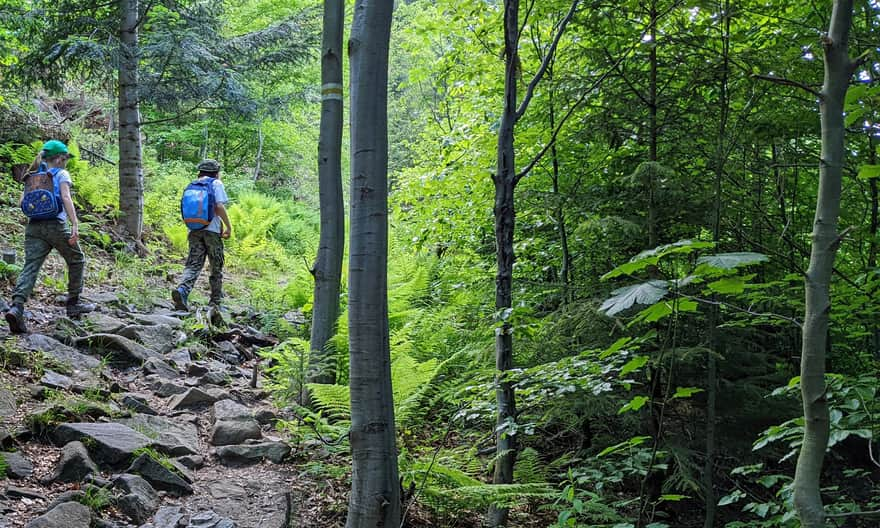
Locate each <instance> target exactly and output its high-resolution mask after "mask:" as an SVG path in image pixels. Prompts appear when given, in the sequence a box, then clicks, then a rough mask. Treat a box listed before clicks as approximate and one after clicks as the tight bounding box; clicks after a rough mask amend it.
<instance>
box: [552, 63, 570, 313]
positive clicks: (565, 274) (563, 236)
mask: <svg viewBox="0 0 880 528" xmlns="http://www.w3.org/2000/svg"><path fill="white" fill-rule="evenodd" d="M547 78H548V80H549V79H550V78H552V71H551V70H548V72H547ZM554 94H555V90H554V88H553V87H552V86H551V87H550V89H549V90H548V92H547V99H548V101H547V104H548V105H549V107H550V109H549V118H550V130H556V109H555V108H554V106H553V104H554V101H553V99H554V97H553V96H554ZM550 162H551V164H552V165H551V171H552V172H551V174H550V177H551V178H552V185H553V199H554V200H555V201H556V202H555V204H554V208H553V211H554V216H555V217H556V218H555V220H556V225H557V227H558V228H559V244H560V249H561V250H562V265H561V267H560V269H559V276H560V280H561V281H562V302H563V304H568V303H570V302H571V301H572V292H571V251H570V250H569V248H568V230H567V229H566V227H565V202H564V199H563V197H562V195H561V194H560V192H559V152H558V150H557V149H556V142H555V141H554V142H553V145H551V146H550Z"/></svg>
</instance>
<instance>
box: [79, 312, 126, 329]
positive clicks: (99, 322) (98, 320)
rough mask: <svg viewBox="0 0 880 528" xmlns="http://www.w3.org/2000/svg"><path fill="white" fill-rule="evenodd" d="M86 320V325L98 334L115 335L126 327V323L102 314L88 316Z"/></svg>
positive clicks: (93, 313) (96, 313)
mask: <svg viewBox="0 0 880 528" xmlns="http://www.w3.org/2000/svg"><path fill="white" fill-rule="evenodd" d="M84 319H85V321H84V322H85V325H86V326H87V327H88V328H89V329H90V330H91V331H93V332H95V333H97V334H115V333H117V332H118V331H119V330H120V329H122V328H124V327H125V321H120V320H119V319H116V318H115V317H110V316H109V315H107V314H104V313H101V312H92V313H90V314H87V315H86V316H85V317H84Z"/></svg>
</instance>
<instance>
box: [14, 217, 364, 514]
mask: <svg viewBox="0 0 880 528" xmlns="http://www.w3.org/2000/svg"><path fill="white" fill-rule="evenodd" d="M3 224H4V225H2V226H0V246H4V247H20V243H19V244H16V243H15V242H20V237H21V234H20V231H18V232H15V231H13V230H12V229H11V228H14V227H16V226H14V225H11V224H10V223H6V222H3ZM17 229H21V226H17ZM87 253H88V257H89V259H90V263H89V268H90V270H92V272H91V273H89V274H88V275H87V278H86V291H85V292H84V295H83V296H84V297H85V298H87V299H89V300H91V301H94V302H96V303H97V305H98V310H97V311H96V312H94V313H92V314H88V315H85V316H83V317H82V318H81V319H80V320H71V319H68V318H67V317H66V316H65V313H64V306H63V296H61V295H59V294H58V291H59V290H61V289H62V288H61V287H59V286H58V285H57V284H56V285H55V287H47V286H46V281H47V280H48V281H49V282H50V283H51V282H53V281H54V282H55V283H58V284H62V283H63V281H64V280H65V275H64V271H65V267H64V263H63V261H62V260H61V259H60V257H58V256H57V255H56V254H53V255H51V256H50V258H49V259H48V261H47V262H46V264H45V266H44V268H43V270H42V274H41V276H42V277H43V279H42V281H41V283H40V284H38V287H37V291H36V292H35V296H34V298H33V299H32V300H31V301H30V302H29V303H28V305H27V306H26V309H27V315H28V325H29V333H28V334H23V335H13V334H10V333H9V330H8V327H7V325H6V324H5V321H2V322H3V323H4V324H2V325H0V451H2V454H0V456H2V457H3V460H4V461H5V465H6V468H5V474H6V478H5V479H4V480H0V493H2V495H0V528H5V527H9V528H19V527H28V528H51V527H58V528H79V527H82V528H88V527H89V526H100V527H105V528H110V527H113V526H116V527H120V528H121V527H131V526H143V527H154V528H183V527H192V528H195V527H199V528H230V527H232V526H235V527H238V528H257V527H260V528H286V527H288V526H290V527H299V526H303V527H305V526H309V527H315V526H320V527H324V526H326V527H335V526H343V525H344V523H345V511H346V496H347V492H348V489H347V479H346V474H344V472H342V473H343V474H339V473H340V472H339V471H337V472H335V473H333V475H334V476H333V477H328V476H327V474H328V471H325V470H324V469H323V467H322V465H326V466H332V467H336V468H339V467H345V464H347V462H346V461H345V460H342V459H341V457H340V456H339V455H334V454H331V453H330V452H329V451H328V450H326V449H324V448H323V446H322V445H320V443H317V444H309V445H298V444H297V443H296V442H293V441H291V438H290V437H289V436H287V435H286V434H285V431H284V429H283V428H282V427H277V426H276V423H277V422H278V421H283V420H293V419H295V417H294V416H291V415H289V413H288V412H287V411H285V410H284V409H278V408H276V407H275V405H274V404H273V402H272V399H271V397H270V394H269V392H268V391H266V390H265V389H264V383H263V382H264V379H263V378H262V377H258V379H257V383H256V385H255V386H252V383H251V381H252V375H253V372H254V364H255V362H256V361H257V360H258V357H259V355H258V352H259V349H260V348H262V347H267V346H271V345H272V344H274V343H275V342H277V340H276V339H274V338H273V336H271V335H264V334H262V333H261V332H260V331H259V330H257V329H255V328H254V327H255V326H256V315H258V314H255V312H254V310H253V309H251V308H250V307H247V306H242V305H239V304H238V303H237V302H236V300H235V299H231V300H230V303H229V305H228V307H226V308H227V309H226V311H224V312H222V313H220V314H214V313H209V312H208V311H207V310H206V309H205V308H203V307H195V308H194V310H193V311H192V312H191V313H182V312H175V311H174V308H173V304H172V303H171V302H170V299H168V298H165V297H162V298H155V299H152V302H151V303H149V305H148V306H147V307H146V308H145V307H143V306H137V307H136V306H134V305H131V304H126V303H125V302H124V301H123V299H125V298H128V296H127V295H125V293H126V292H125V291H124V286H123V285H122V284H118V283H116V281H114V279H113V267H114V261H113V259H112V258H111V257H110V256H109V255H107V254H101V252H99V251H88V249H87ZM20 260H21V256H20V255H19V264H20V263H21V262H20ZM180 269H182V263H180ZM94 270H104V271H103V272H98V273H95V272H94ZM108 270H109V271H108ZM145 275H146V274H145ZM154 275H155V276H154V277H153V279H152V280H154V281H155V282H156V284H155V286H156V290H155V291H165V292H170V289H169V287H168V286H169V284H167V283H169V282H170V278H169V277H163V276H162V275H163V274H161V273H157V274H154ZM203 275H204V274H203ZM96 276H101V277H107V280H106V281H104V282H103V283H101V284H98V283H96V282H97V281H96V280H95V277H96ZM229 279H230V280H235V277H234V276H231V277H229ZM10 280H11V279H8V280H7V281H5V283H4V284H3V292H2V298H5V299H8V294H9V291H11V286H12V284H11V282H10ZM197 288H201V289H203V290H204V291H207V283H206V279H205V278H204V277H202V278H201V279H200V281H199V283H198V285H197ZM53 290H54V291H53ZM212 319H213V321H212ZM0 467H2V464H0ZM83 504H84V505H87V506H88V507H87V508H84V507H82V506H81V505H83Z"/></svg>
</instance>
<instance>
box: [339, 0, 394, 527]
mask: <svg viewBox="0 0 880 528" xmlns="http://www.w3.org/2000/svg"><path fill="white" fill-rule="evenodd" d="M392 11H393V2H391V0H357V2H356V3H355V7H354V21H353V22H352V26H351V38H350V40H349V43H348V53H349V64H350V78H351V235H350V240H351V252H350V259H349V268H348V269H349V280H350V287H349V300H348V309H349V322H348V328H349V349H350V367H349V368H350V380H351V385H350V390H351V433H350V442H351V455H352V476H351V495H350V497H349V501H348V518H347V520H346V527H347V528H374V527H379V526H381V527H384V528H397V526H399V524H400V483H399V482H398V480H397V479H398V471H397V448H396V445H395V430H394V406H393V401H392V392H391V357H390V355H391V354H390V347H389V342H388V339H389V338H388V270H387V265H388V192H387V186H388V183H387V182H388V174H387V171H388V115H387V107H388V46H389V40H390V36H391V15H392Z"/></svg>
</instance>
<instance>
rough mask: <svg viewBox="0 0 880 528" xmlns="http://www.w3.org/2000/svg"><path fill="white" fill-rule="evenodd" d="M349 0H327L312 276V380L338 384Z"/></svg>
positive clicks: (343, 228)
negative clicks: (332, 347)
mask: <svg viewBox="0 0 880 528" xmlns="http://www.w3.org/2000/svg"><path fill="white" fill-rule="evenodd" d="M344 16H345V2H344V0H324V34H323V35H324V36H323V43H322V48H321V49H322V51H321V131H320V137H319V139H318V189H319V201H320V208H321V234H320V240H319V243H318V254H317V256H316V257H315V265H314V267H313V268H312V275H313V276H314V277H315V294H314V303H313V305H312V333H311V339H310V342H309V343H310V344H309V348H310V352H309V375H308V381H309V382H315V383H333V382H334V381H335V380H336V368H335V362H334V361H333V359H334V357H333V355H332V354H328V353H327V351H326V348H325V347H326V344H327V341H328V340H329V339H330V338H331V337H332V336H333V334H334V333H335V332H336V320H337V318H338V317H339V288H340V282H341V277H342V255H343V249H344V246H345V219H344V217H343V214H344V210H343V204H342V111H343V108H342V23H343V17H344Z"/></svg>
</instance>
